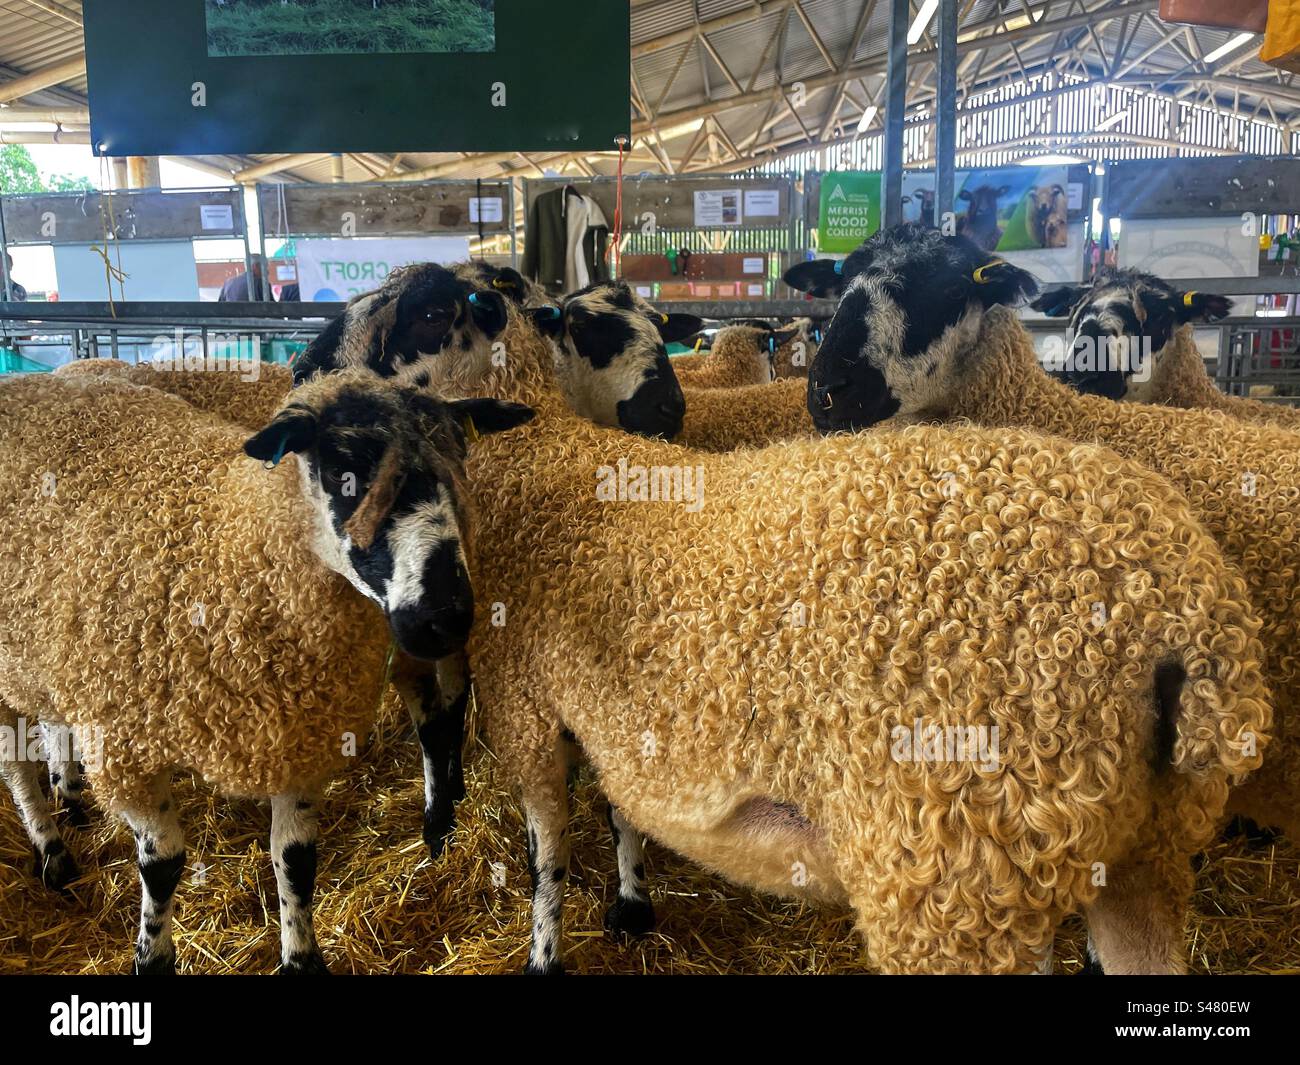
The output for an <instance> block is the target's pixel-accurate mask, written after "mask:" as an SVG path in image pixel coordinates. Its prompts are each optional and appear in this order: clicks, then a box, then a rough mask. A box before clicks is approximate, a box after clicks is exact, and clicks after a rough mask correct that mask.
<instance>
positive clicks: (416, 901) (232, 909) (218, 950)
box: [0, 695, 1300, 974]
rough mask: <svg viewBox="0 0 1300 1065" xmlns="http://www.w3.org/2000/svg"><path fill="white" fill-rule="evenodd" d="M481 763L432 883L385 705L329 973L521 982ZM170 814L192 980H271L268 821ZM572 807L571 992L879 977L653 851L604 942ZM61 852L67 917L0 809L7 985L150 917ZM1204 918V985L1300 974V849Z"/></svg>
mask: <svg viewBox="0 0 1300 1065" xmlns="http://www.w3.org/2000/svg"><path fill="white" fill-rule="evenodd" d="M470 754H471V756H470V758H469V759H468V761H467V765H466V778H467V779H466V784H467V788H468V792H469V794H468V798H467V799H466V801H465V802H463V803H462V804H461V806H460V808H459V822H460V824H459V827H458V828H457V831H456V834H455V836H454V837H453V840H452V842H451V845H450V847H449V848H448V850H447V851H446V852H445V853H444V854H443V856H442V857H441V858H439V859H438V861H437V862H436V863H432V862H430V860H429V858H428V855H427V853H426V851H425V848H424V845H423V843H422V842H421V840H420V830H421V816H422V808H423V798H422V796H423V792H422V783H421V779H420V773H419V755H418V747H417V745H416V743H415V739H414V736H413V735H412V734H411V728H410V725H409V723H408V719H407V717H406V714H405V712H404V711H403V710H402V709H401V707H400V706H399V704H398V703H397V702H396V700H395V699H394V698H393V697H392V696H391V695H390V696H389V697H388V699H387V700H386V701H385V705H384V709H383V712H382V713H381V715H380V721H379V725H378V733H377V735H376V736H375V737H374V738H373V740H372V743H371V746H370V748H369V749H368V750H367V751H366V752H365V753H364V754H363V756H362V757H361V758H360V759H359V762H360V763H361V764H360V765H359V766H357V767H356V768H355V769H354V770H353V771H352V772H351V773H349V774H348V775H347V776H345V777H344V778H342V779H341V780H340V781H337V782H336V783H335V784H334V785H333V786H332V787H331V789H330V790H329V792H328V793H327V797H326V802H325V805H324V808H323V810H322V814H321V841H320V848H321V855H320V856H321V867H320V874H319V879H318V881H317V899H318V903H317V907H316V927H317V934H318V935H319V937H320V941H321V947H322V949H323V951H324V953H325V956H326V958H327V960H328V961H329V963H330V966H331V968H332V969H333V971H334V972H336V973H348V972H353V973H463V974H471V973H474V974H490V973H515V972H518V971H519V970H520V969H522V968H523V965H524V962H525V960H526V959H527V954H528V932H529V923H528V922H529V915H528V894H529V884H528V870H527V861H526V857H525V853H524V833H523V828H522V822H521V819H520V815H519V812H518V807H517V804H516V803H515V802H514V801H513V800H512V798H511V797H510V796H509V795H508V794H507V793H506V792H505V791H503V790H502V786H501V785H502V781H501V780H500V776H501V774H499V773H494V767H493V763H492V758H491V755H490V753H488V752H487V751H486V750H485V749H484V748H483V747H482V746H480V745H478V744H477V743H474V745H473V748H472V751H471V752H470ZM175 795H176V798H177V800H178V802H179V803H180V806H181V819H182V824H183V825H184V827H185V831H186V840H187V846H188V859H187V861H188V867H189V869H188V874H187V876H186V878H185V879H184V880H182V882H181V886H180V889H179V891H178V894H177V899H178V903H177V918H176V926H177V927H176V930H177V954H178V969H179V971H180V972H182V973H187V972H188V973H271V972H274V971H275V969H276V967H277V964H278V962H279V949H280V948H279V942H280V941H279V928H278V917H277V901H276V892H275V876H274V873H273V872H272V869H271V865H270V861H269V860H268V856H267V850H266V849H267V845H268V838H269V831H270V829H269V826H270V810H269V807H268V806H259V805H258V804H257V803H252V802H232V801H228V800H224V799H220V798H214V797H213V796H212V794H211V793H210V792H209V791H208V790H207V789H206V788H202V787H201V786H199V787H196V785H195V782H194V780H193V779H192V778H190V777H188V776H182V777H179V778H178V779H177V781H176V784H175ZM573 807H574V818H573V821H572V826H573V831H574V833H575V836H574V841H573V843H574V847H573V876H572V879H571V881H570V885H569V890H568V892H567V895H566V925H567V927H566V935H567V936H568V942H569V949H568V951H567V956H566V964H567V965H568V968H569V971H570V972H577V973H678V974H688V973H715V974H716V973H771V974H798V973H852V972H866V971H867V970H866V967H865V965H864V963H863V961H862V957H863V955H862V950H861V947H860V944H859V941H858V940H857V938H856V937H855V936H854V934H853V929H852V922H851V918H850V917H849V915H848V913H847V912H845V913H833V912H830V913H828V912H819V911H817V910H814V909H811V908H809V907H806V906H803V905H801V904H799V903H792V902H781V901H779V900H773V899H768V898H765V897H762V896H758V895H754V894H751V893H750V892H746V891H740V890H737V889H734V888H732V887H731V886H730V885H728V884H727V883H725V882H724V881H722V880H719V879H717V878H715V877H711V876H709V875H707V874H705V873H703V872H701V871H699V870H698V869H696V868H694V867H692V866H691V865H690V864H689V863H687V862H685V861H683V860H681V859H679V858H677V857H676V856H674V855H672V854H670V853H668V852H665V851H663V850H660V849H658V848H655V847H653V846H652V847H651V848H650V849H649V852H648V862H647V865H648V872H649V876H650V892H651V897H652V899H653V900H654V903H655V907H656V909H657V911H658V913H659V918H660V925H659V929H658V930H657V931H656V932H654V933H652V934H651V935H650V936H648V937H646V938H645V939H643V940H639V941H636V942H634V943H631V944H623V943H620V942H618V941H616V940H613V939H611V938H610V937H609V936H608V935H607V934H606V933H605V932H604V930H603V927H602V924H601V920H602V916H603V913H604V908H605V905H606V903H607V902H608V901H610V900H612V899H613V898H614V896H615V893H616V890H617V880H616V877H615V872H614V858H613V853H612V849H611V848H610V846H609V840H608V834H607V830H606V827H605V818H604V812H603V806H602V800H600V798H599V796H598V795H597V793H596V791H595V789H594V788H593V787H592V784H591V782H590V780H589V779H587V778H586V777H585V776H583V775H580V777H579V779H578V781H577V782H576V784H575V787H574V794H573ZM67 838H68V842H69V846H70V847H71V849H72V850H73V852H74V854H75V855H76V857H77V859H78V861H79V862H80V863H81V866H82V869H83V871H84V875H83V877H82V879H81V880H80V881H78V882H77V883H76V884H75V885H74V886H73V888H72V895H71V897H69V898H66V899H61V898H59V897H58V896H55V895H53V894H51V893H50V892H48V891H46V890H45V889H44V888H42V887H40V885H38V884H37V883H36V881H35V880H34V879H33V878H32V877H31V876H30V872H29V868H30V861H31V859H30V845H29V844H28V842H27V838H26V836H25V835H24V834H23V831H22V828H21V826H20V824H19V821H18V818H17V815H16V813H15V812H14V810H13V805H12V803H10V802H7V801H6V802H0V974H6V973H87V974H92V973H121V972H126V971H127V970H128V969H129V967H130V960H131V947H132V942H133V937H134V933H135V925H136V921H137V919H138V912H139V911H138V906H139V887H138V885H137V882H136V866H135V854H134V844H133V841H132V839H131V834H130V832H129V831H127V829H126V828H125V826H123V825H120V824H118V823H116V822H111V821H109V820H108V819H106V818H105V817H104V816H103V815H97V816H96V817H95V819H94V823H93V825H92V827H91V828H90V829H88V830H85V831H81V832H78V831H75V830H72V829H68V830H67ZM494 864H495V865H496V866H497V868H495V869H494ZM200 880H201V881H202V882H199V881H200ZM494 881H495V882H494ZM502 881H503V883H502ZM498 885H500V886H498ZM1193 906H1194V913H1193V916H1192V918H1191V920H1190V923H1189V928H1188V946H1189V953H1190V957H1191V969H1192V971H1193V972H1207V971H1208V972H1214V973H1243V972H1254V973H1261V972H1265V973H1293V974H1295V973H1300V935H1297V930H1298V929H1300V848H1297V847H1295V846H1294V845H1292V844H1290V843H1288V842H1286V841H1279V842H1278V843H1276V844H1273V845H1265V846H1257V847H1255V848H1252V847H1251V846H1250V845H1249V844H1248V843H1247V842H1246V841H1245V840H1244V839H1241V838H1237V839H1234V840H1231V841H1227V842H1220V843H1218V844H1216V845H1215V846H1214V848H1213V849H1212V851H1211V852H1210V855H1209V861H1208V862H1207V863H1206V865H1205V866H1204V867H1203V868H1202V870H1201V872H1200V874H1199V876H1198V879H1197V891H1196V895H1195V898H1194V900H1193ZM1082 946H1083V933H1082V925H1081V923H1080V922H1079V921H1077V920H1075V921H1072V922H1070V924H1069V925H1067V927H1066V929H1064V930H1063V932H1062V934H1061V935H1059V936H1058V937H1057V971H1058V972H1064V973H1074V972H1077V971H1078V970H1079V968H1080V966H1081V950H1082Z"/></svg>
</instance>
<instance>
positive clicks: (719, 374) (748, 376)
mask: <svg viewBox="0 0 1300 1065" xmlns="http://www.w3.org/2000/svg"><path fill="white" fill-rule="evenodd" d="M770 336H771V334H770V333H768V332H767V331H766V330H763V329H756V328H754V327H753V326H748V325H729V326H727V327H726V328H724V329H719V330H718V332H717V335H716V336H714V338H713V347H711V348H710V349H709V350H708V351H707V352H703V353H701V354H698V355H678V356H676V357H675V358H674V359H673V372H674V373H675V374H677V380H678V382H679V383H680V384H681V386H682V388H683V389H687V388H690V389H698V388H737V387H739V386H741V385H761V384H767V383H768V382H769V381H771V380H772V353H771V352H770V351H768V349H767V343H768V338H769V337H770ZM687 398H688V400H689V398H690V394H689V393H687ZM688 406H689V403H688Z"/></svg>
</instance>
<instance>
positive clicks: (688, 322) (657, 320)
mask: <svg viewBox="0 0 1300 1065" xmlns="http://www.w3.org/2000/svg"><path fill="white" fill-rule="evenodd" d="M650 320H651V321H652V322H653V323H654V327H655V328H656V329H658V330H659V338H660V339H661V340H662V341H663V342H664V343H665V344H676V343H680V342H681V341H683V340H686V339H688V338H689V337H693V336H694V335H695V334H696V333H698V332H699V331H700V326H702V325H703V324H704V319H703V318H701V317H700V316H699V315H698V314H658V313H656V314H653V315H651V319H650Z"/></svg>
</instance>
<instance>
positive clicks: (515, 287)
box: [492, 266, 525, 304]
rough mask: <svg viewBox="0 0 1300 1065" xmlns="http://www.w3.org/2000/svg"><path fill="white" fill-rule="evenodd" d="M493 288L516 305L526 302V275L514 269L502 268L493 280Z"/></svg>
mask: <svg viewBox="0 0 1300 1065" xmlns="http://www.w3.org/2000/svg"><path fill="white" fill-rule="evenodd" d="M492 287H493V288H494V289H496V290H497V291H498V292H500V293H502V294H503V295H505V296H506V298H507V299H511V300H514V302H515V303H518V304H522V303H523V302H524V292H525V285H524V275H523V274H521V273H520V272H519V271H518V270H515V269H514V268H513V267H509V266H502V267H500V268H499V269H498V270H497V276H496V277H494V278H493V279H492Z"/></svg>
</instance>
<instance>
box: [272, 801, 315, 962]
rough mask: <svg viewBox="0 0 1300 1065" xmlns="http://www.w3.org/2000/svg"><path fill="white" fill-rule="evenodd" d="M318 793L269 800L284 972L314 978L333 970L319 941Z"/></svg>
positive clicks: (281, 959)
mask: <svg viewBox="0 0 1300 1065" xmlns="http://www.w3.org/2000/svg"><path fill="white" fill-rule="evenodd" d="M317 803H318V798H317V797H315V796H310V797H309V796H305V795H276V796H275V797H274V798H272V799H271V862H272V864H273V865H274V866H275V885H276V888H277V889H278V890H279V893H280V972H281V973H282V974H284V975H288V976H301V975H307V976H315V975H322V974H326V973H328V972H329V969H328V968H327V967H326V965H325V959H324V958H323V957H321V952H320V948H319V947H318V946H317V945H316V926H315V923H314V921H313V919H312V895H313V894H314V893H315V890H316V834H317Z"/></svg>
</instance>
